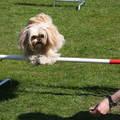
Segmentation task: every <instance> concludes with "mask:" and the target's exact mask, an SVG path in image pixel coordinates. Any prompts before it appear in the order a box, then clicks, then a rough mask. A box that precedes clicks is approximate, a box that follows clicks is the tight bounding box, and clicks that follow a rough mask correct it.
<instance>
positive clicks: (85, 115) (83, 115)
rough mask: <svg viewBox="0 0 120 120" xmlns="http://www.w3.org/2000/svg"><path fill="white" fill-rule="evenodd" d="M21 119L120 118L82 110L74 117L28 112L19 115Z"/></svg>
mask: <svg viewBox="0 0 120 120" xmlns="http://www.w3.org/2000/svg"><path fill="white" fill-rule="evenodd" d="M18 119H19V120H120V116H119V115H117V114H107V115H104V116H100V117H94V116H92V115H90V113H89V112H86V111H85V112H84V111H80V112H79V113H77V114H75V115H73V116H72V117H68V118H63V117H60V116H57V115H47V114H44V113H40V112H39V113H26V114H21V115H19V116H18Z"/></svg>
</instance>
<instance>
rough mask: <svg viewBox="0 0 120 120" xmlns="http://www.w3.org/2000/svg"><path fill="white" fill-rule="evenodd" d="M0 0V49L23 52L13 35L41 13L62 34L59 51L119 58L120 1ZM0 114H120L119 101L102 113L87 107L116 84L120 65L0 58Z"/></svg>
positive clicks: (68, 119)
mask: <svg viewBox="0 0 120 120" xmlns="http://www.w3.org/2000/svg"><path fill="white" fill-rule="evenodd" d="M78 4H79V3H74V2H56V7H53V1H52V0H34V1H33V0H29V1H24V0H9V1H7V0H1V2H0V54H8V55H21V51H20V50H19V49H18V44H17V36H18V34H19V32H20V31H21V30H22V29H23V28H24V27H25V26H26V25H27V23H28V22H29V19H30V18H31V17H34V16H36V15H37V14H39V13H45V14H48V15H50V16H51V17H52V19H53V23H54V24H55V25H56V26H57V27H58V30H59V32H60V33H61V34H63V35H64V37H65V39H66V42H65V44H64V46H63V48H62V49H61V50H60V51H59V52H60V53H61V57H73V58H99V59H120V1H119V0H116V1H114V0H109V1H108V0H96V1H95V0H86V3H85V5H83V6H82V7H81V10H80V11H78V10H77V6H78ZM5 78H10V79H11V81H12V86H11V87H10V86H9V84H8V83H5V84H4V85H2V86H0V120H119V119H120V107H119V105H120V104H118V106H117V107H115V108H113V109H111V110H110V111H109V113H108V114H107V115H105V116H101V117H93V116H92V115H90V114H89V108H90V107H91V106H94V105H96V104H97V103H98V102H99V101H100V100H102V99H104V98H106V96H108V95H111V94H113V93H114V92H116V91H117V90H118V89H119V88H120V65H115V64H114V65H112V64H95V63H73V62H56V63H55V64H53V65H50V66H49V65H43V66H33V65H32V64H31V63H27V62H26V61H24V60H2V61H0V81H2V80H4V79H5Z"/></svg>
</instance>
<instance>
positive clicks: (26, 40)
mask: <svg viewBox="0 0 120 120" xmlns="http://www.w3.org/2000/svg"><path fill="white" fill-rule="evenodd" d="M18 43H19V46H20V48H21V50H23V51H33V52H34V51H40V50H42V51H43V50H45V49H46V48H51V49H52V50H53V51H55V52H57V51H58V50H59V49H60V48H61V47H62V45H63V43H64V37H63V36H62V35H61V34H60V33H59V32H58V30H57V28H56V26H54V25H53V24H49V23H43V22H42V23H40V24H29V25H28V26H27V27H25V28H24V29H23V30H22V32H21V33H20V35H19V40H18Z"/></svg>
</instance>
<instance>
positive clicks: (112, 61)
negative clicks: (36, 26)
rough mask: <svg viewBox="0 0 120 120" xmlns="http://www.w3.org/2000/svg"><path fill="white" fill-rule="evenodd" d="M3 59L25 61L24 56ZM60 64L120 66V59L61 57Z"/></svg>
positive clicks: (3, 56)
mask: <svg viewBox="0 0 120 120" xmlns="http://www.w3.org/2000/svg"><path fill="white" fill-rule="evenodd" d="M2 59H13V60H24V58H23V56H19V55H0V60H2ZM57 61H60V62H81V63H104V64H120V59H91V58H67V57H59V58H58V59H57Z"/></svg>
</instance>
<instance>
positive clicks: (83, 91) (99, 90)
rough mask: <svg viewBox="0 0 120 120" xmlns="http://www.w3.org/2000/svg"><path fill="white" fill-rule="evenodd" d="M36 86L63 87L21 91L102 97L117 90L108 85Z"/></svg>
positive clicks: (45, 86) (44, 86) (46, 86)
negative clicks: (57, 90)
mask: <svg viewBox="0 0 120 120" xmlns="http://www.w3.org/2000/svg"><path fill="white" fill-rule="evenodd" d="M36 86H40V87H43V88H48V90H49V88H52V89H55V88H56V89H64V92H61V93H59V92H49V91H46V92H34V91H30V92H29V91H23V92H26V93H38V94H52V95H78V96H81V95H93V96H98V97H104V96H108V95H111V94H113V93H115V92H116V91H118V88H113V87H108V86H83V87H73V86H70V87H65V86H52V85H36ZM67 89H70V90H73V94H72V93H67V92H66V91H65V90H67Z"/></svg>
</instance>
